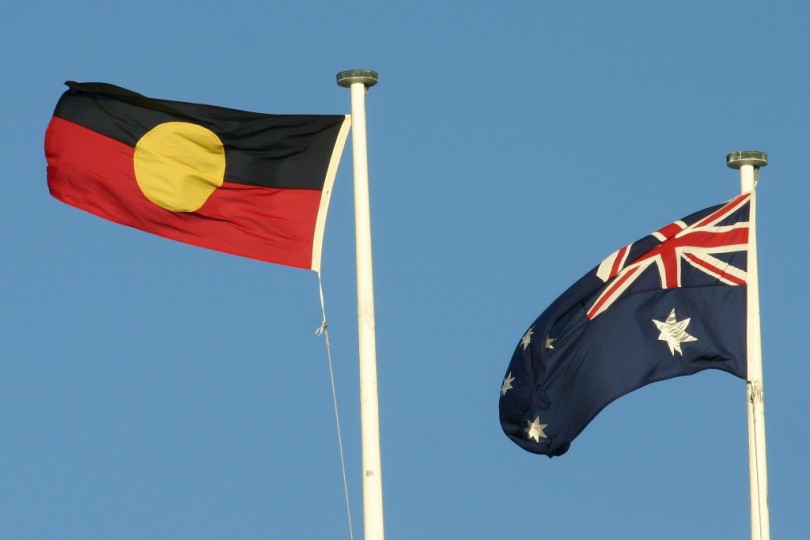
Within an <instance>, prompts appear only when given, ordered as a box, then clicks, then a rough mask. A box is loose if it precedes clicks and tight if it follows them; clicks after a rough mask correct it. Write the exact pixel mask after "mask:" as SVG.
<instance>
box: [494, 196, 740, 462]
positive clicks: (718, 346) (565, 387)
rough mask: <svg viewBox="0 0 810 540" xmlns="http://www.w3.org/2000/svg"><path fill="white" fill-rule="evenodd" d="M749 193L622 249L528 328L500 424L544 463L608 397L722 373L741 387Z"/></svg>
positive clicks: (503, 395)
mask: <svg viewBox="0 0 810 540" xmlns="http://www.w3.org/2000/svg"><path fill="white" fill-rule="evenodd" d="M749 201H750V193H745V194H743V195H740V196H738V197H736V198H735V199H733V200H731V201H729V202H727V203H725V204H721V205H717V206H714V207H711V208H707V209H705V210H701V211H700V212H696V213H694V214H692V215H690V216H688V217H686V218H683V219H682V220H679V221H676V222H675V223H672V224H670V225H668V226H666V227H664V228H662V229H660V230H658V231H656V232H655V233H653V234H651V235H649V236H646V237H644V238H642V239H641V240H639V241H637V242H634V243H632V244H630V245H629V246H626V247H624V248H622V249H620V250H618V251H616V252H615V253H613V254H612V255H610V256H609V257H608V258H607V259H605V260H604V261H603V262H602V263H601V264H600V265H599V266H597V267H596V268H594V269H593V270H592V271H590V272H588V273H587V274H586V275H585V276H584V277H582V278H581V279H580V280H579V281H577V282H576V283H575V284H574V285H573V286H572V287H571V288H569V289H568V290H567V291H566V292H565V293H563V295H562V296H560V297H559V298H558V299H557V300H556V301H554V303H553V304H551V306H549V308H548V309H546V310H545V311H544V312H543V314H542V315H540V317H539V318H538V319H537V320H536V321H534V323H533V324H532V325H531V326H530V327H529V328H528V329H527V330H526V332H525V333H524V334H523V337H522V338H521V340H520V342H519V343H518V345H517V348H516V349H515V352H514V354H513V355H512V360H511V362H510V364H509V368H508V370H507V372H506V376H505V377H504V380H503V383H502V385H501V392H500V420H501V426H502V427H503V430H504V433H506V435H507V436H508V437H509V438H510V439H512V440H513V441H514V442H515V443H517V444H518V445H519V446H521V447H522V448H524V449H525V450H528V451H529V452H533V453H535V454H544V455H547V456H549V457H552V456H559V455H562V454H564V453H565V452H566V451H567V450H568V448H569V447H570V446H571V441H573V440H574V438H575V437H576V436H577V435H579V434H580V433H581V432H582V430H583V429H585V426H587V425H588V423H589V422H590V421H591V420H593V418H594V417H595V416H596V415H597V414H598V413H599V411H601V410H602V409H603V408H605V407H606V406H607V405H608V404H609V403H611V402H612V401H613V400H615V399H617V398H619V397H621V396H623V395H625V394H627V393H629V392H632V391H633V390H636V389H638V388H641V387H642V386H645V385H647V384H649V383H652V382H656V381H662V380H665V379H671V378H673V377H679V376H682V375H691V374H693V373H697V372H698V371H702V370H704V369H720V370H723V371H727V372H729V373H731V374H733V375H737V376H738V377H741V378H743V379H745V378H746V376H747V373H746V372H747V367H746V290H747V287H746V286H745V285H746V279H747V274H746V270H747V261H748V233H749V227H748V216H749V208H750V204H749Z"/></svg>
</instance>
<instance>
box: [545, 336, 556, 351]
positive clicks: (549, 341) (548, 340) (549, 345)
mask: <svg viewBox="0 0 810 540" xmlns="http://www.w3.org/2000/svg"><path fill="white" fill-rule="evenodd" d="M555 341H557V338H555V337H547V338H546V350H547V351H551V350H553V349H554V342H555Z"/></svg>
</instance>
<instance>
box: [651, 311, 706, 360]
mask: <svg viewBox="0 0 810 540" xmlns="http://www.w3.org/2000/svg"><path fill="white" fill-rule="evenodd" d="M691 320H692V319H691V318H689V319H684V320H682V321H678V320H676V318H675V308H672V311H671V312H670V313H669V316H668V317H667V320H666V321H665V322H661V321H657V320H655V319H653V321H652V322H653V323H655V326H657V327H658V329H659V330H660V331H661V334H660V335H659V336H658V339H659V340H661V341H666V342H667V345H669V352H671V353H672V356H675V351H678V353H679V354H680V355H681V356H683V351H682V350H681V343H684V342H687V341H697V338H696V337H695V336H691V335H689V334H687V333H686V327H687V326H688V325H689V321H691Z"/></svg>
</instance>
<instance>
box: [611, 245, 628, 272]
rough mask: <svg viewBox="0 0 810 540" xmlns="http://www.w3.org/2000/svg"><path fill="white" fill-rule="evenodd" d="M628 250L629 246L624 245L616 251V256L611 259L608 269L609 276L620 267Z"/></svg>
mask: <svg viewBox="0 0 810 540" xmlns="http://www.w3.org/2000/svg"><path fill="white" fill-rule="evenodd" d="M629 250H630V246H624V247H623V248H622V249H620V250H619V252H618V253H616V258H615V259H613V267H612V268H611V269H610V277H613V276H615V275H616V274H618V273H619V271H620V270H621V269H622V263H623V262H624V258H625V257H626V256H627V252H628V251H629Z"/></svg>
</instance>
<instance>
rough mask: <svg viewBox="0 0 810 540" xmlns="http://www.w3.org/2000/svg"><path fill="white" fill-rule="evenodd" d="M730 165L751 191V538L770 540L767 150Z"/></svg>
mask: <svg viewBox="0 0 810 540" xmlns="http://www.w3.org/2000/svg"><path fill="white" fill-rule="evenodd" d="M726 164H727V165H728V166H729V167H731V168H732V169H739V170H740V190H741V192H742V193H748V192H750V193H751V202H750V215H749V218H748V221H749V229H748V230H749V232H748V234H749V237H748V269H747V274H748V279H747V282H748V302H747V305H748V312H747V327H746V335H747V344H746V350H747V353H748V384H747V392H748V399H747V401H748V466H749V475H750V484H751V539H752V540H769V539H770V537H771V533H770V517H769V511H768V469H767V461H766V454H765V398H764V394H763V391H762V339H761V333H760V318H759V274H758V268H757V232H756V230H757V229H756V215H757V210H756V209H757V206H756V184H757V180H758V179H759V168H760V167H764V166H765V165H767V164H768V156H767V155H766V154H765V153H763V152H750V151H744V152H734V153H733V154H729V155H728V156H726Z"/></svg>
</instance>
